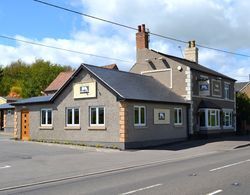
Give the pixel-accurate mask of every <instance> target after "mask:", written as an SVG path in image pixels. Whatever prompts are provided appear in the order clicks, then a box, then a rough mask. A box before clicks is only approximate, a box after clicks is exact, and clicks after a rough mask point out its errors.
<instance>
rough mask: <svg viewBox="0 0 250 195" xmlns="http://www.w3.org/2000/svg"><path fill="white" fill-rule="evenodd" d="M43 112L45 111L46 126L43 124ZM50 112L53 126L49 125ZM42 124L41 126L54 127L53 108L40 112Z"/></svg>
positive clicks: (43, 109)
mask: <svg viewBox="0 0 250 195" xmlns="http://www.w3.org/2000/svg"><path fill="white" fill-rule="evenodd" d="M42 111H45V124H43V118H42ZM48 111H50V112H51V124H48ZM40 124H41V126H52V125H53V110H52V108H42V109H41V111H40Z"/></svg>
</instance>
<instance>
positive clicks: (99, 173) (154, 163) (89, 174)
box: [0, 151, 218, 192]
mask: <svg viewBox="0 0 250 195" xmlns="http://www.w3.org/2000/svg"><path fill="white" fill-rule="evenodd" d="M215 153H218V152H216V151H211V152H206V153H200V154H196V155H192V156H189V157H179V158H172V159H165V160H159V161H154V162H150V163H144V164H138V165H131V166H124V167H119V168H115V169H106V170H103V171H97V172H90V173H85V174H79V175H73V176H68V177H62V178H56V179H51V180H43V181H38V182H33V183H26V184H21V185H16V186H9V187H4V188H0V192H2V191H7V190H15V189H21V188H27V187H31V186H39V185H44V184H51V183H56V182H62V181H67V180H72V179H79V178H84V177H91V176H95V175H101V174H106V173H113V172H117V171H125V170H130V169H136V168H140V167H148V166H154V165H160V164H163V163H169V162H174V161H177V160H184V159H192V158H195V157H200V156H205V155H209V154H215Z"/></svg>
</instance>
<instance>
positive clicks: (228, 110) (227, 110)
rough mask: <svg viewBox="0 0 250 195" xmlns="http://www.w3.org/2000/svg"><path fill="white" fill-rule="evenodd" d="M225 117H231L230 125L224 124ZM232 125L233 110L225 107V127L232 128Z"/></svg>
mask: <svg viewBox="0 0 250 195" xmlns="http://www.w3.org/2000/svg"><path fill="white" fill-rule="evenodd" d="M225 117H229V125H224V122H225ZM232 127H233V110H232V109H223V128H232Z"/></svg>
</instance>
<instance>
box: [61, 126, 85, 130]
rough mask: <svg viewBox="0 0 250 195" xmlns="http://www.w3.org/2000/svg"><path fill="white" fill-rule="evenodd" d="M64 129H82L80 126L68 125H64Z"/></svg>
mask: <svg viewBox="0 0 250 195" xmlns="http://www.w3.org/2000/svg"><path fill="white" fill-rule="evenodd" d="M64 130H81V127H80V126H68V127H64Z"/></svg>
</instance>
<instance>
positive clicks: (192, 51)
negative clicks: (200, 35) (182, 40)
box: [184, 41, 199, 63]
mask: <svg viewBox="0 0 250 195" xmlns="http://www.w3.org/2000/svg"><path fill="white" fill-rule="evenodd" d="M198 50H199V49H198V48H197V47H196V46H195V41H188V47H187V48H186V49H185V53H184V57H185V59H187V60H190V61H193V62H196V63H198Z"/></svg>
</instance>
